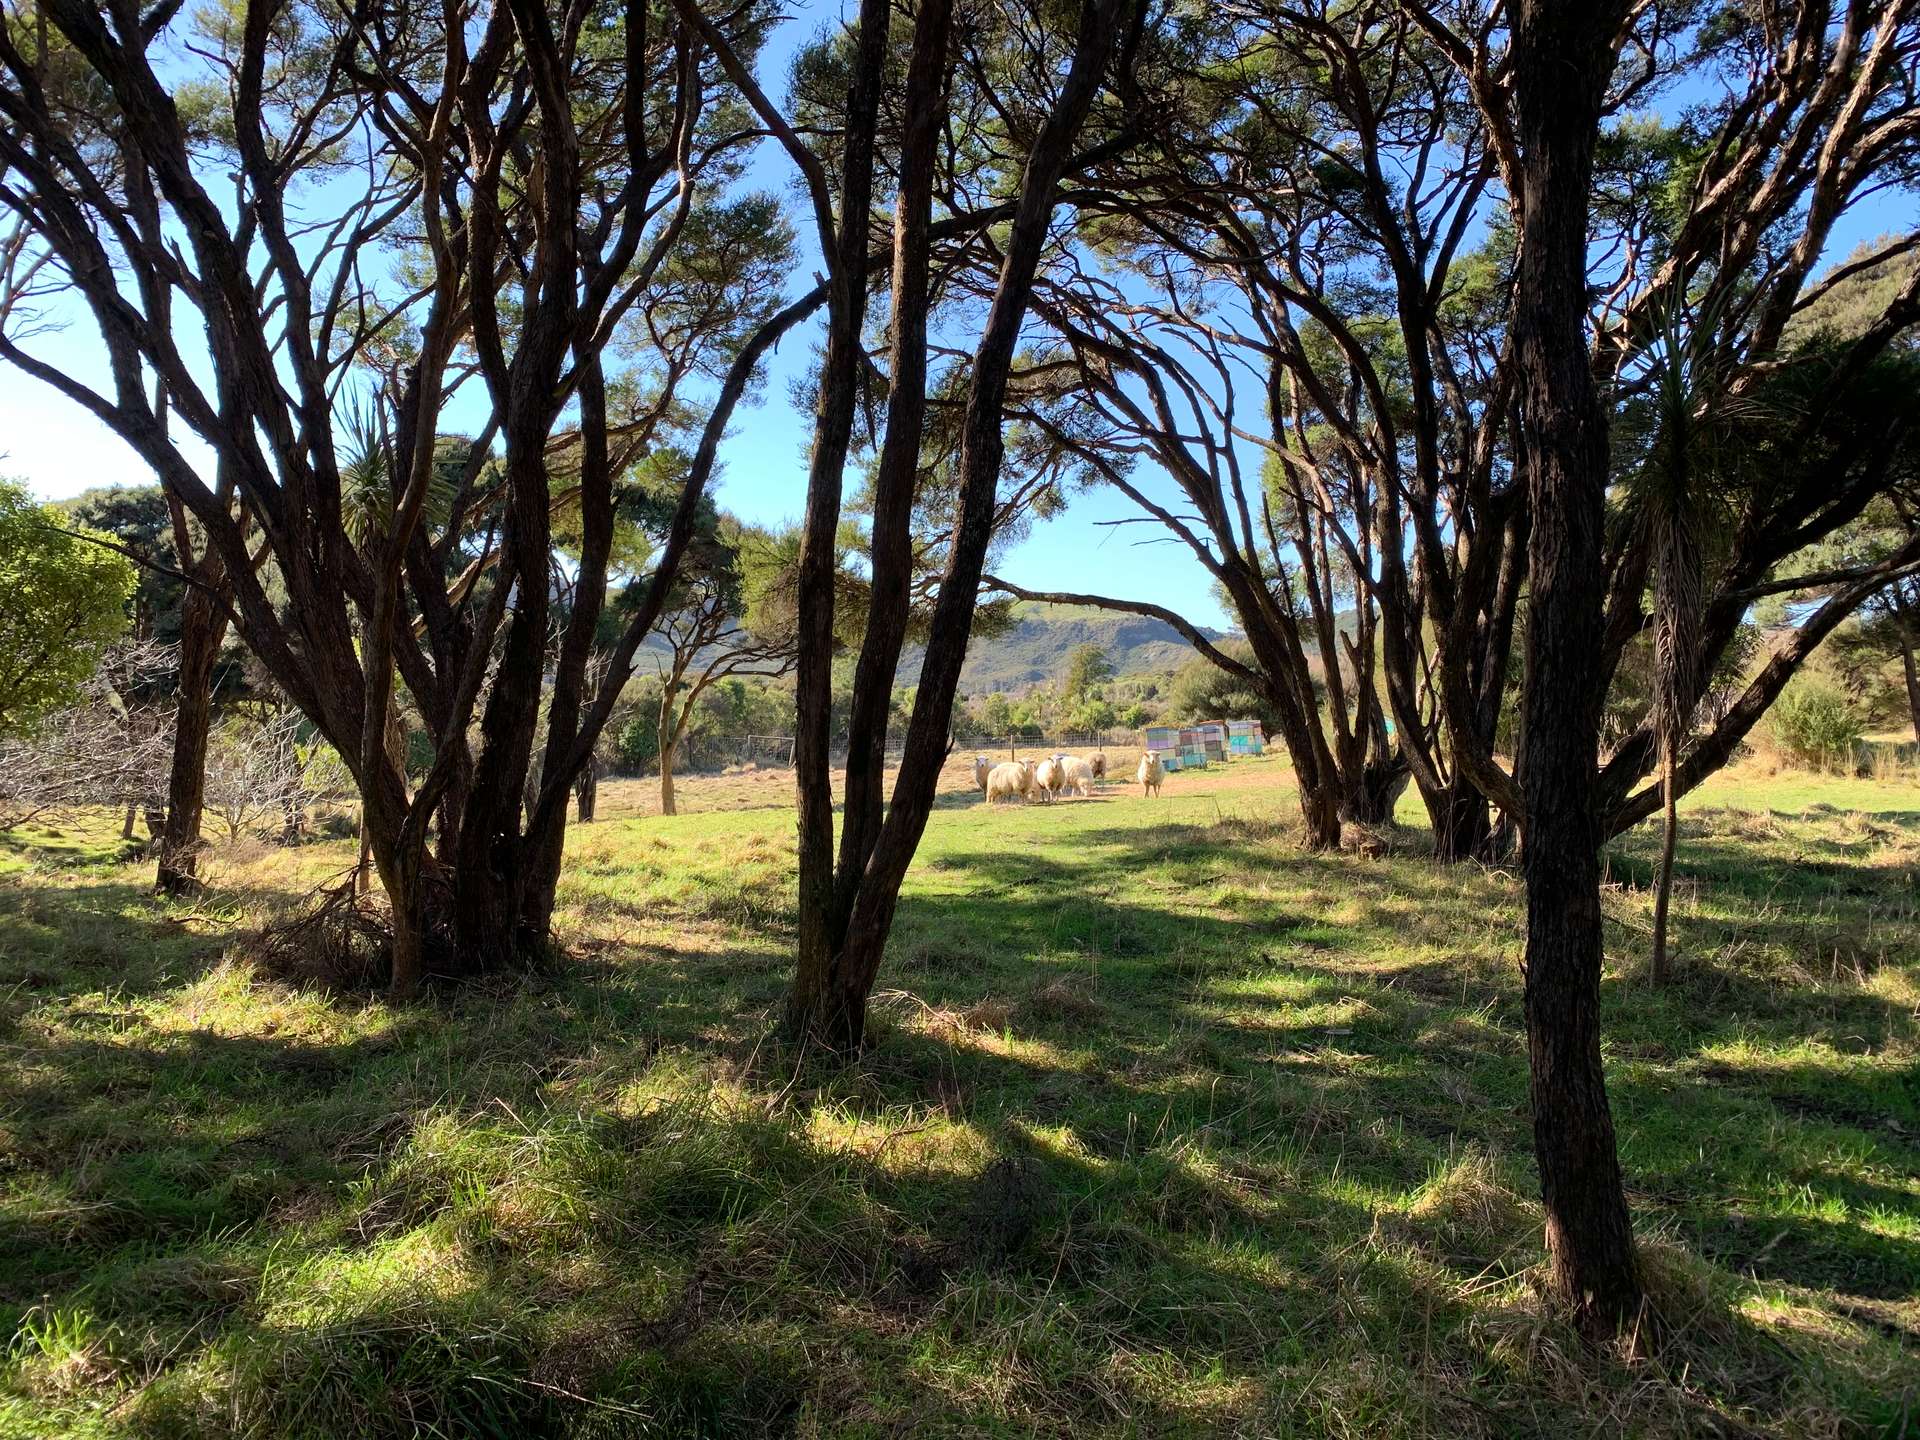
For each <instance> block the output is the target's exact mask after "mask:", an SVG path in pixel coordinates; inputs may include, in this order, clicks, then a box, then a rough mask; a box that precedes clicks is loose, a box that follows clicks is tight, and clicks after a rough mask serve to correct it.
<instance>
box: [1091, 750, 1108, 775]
mask: <svg viewBox="0 0 1920 1440" xmlns="http://www.w3.org/2000/svg"><path fill="white" fill-rule="evenodd" d="M1087 767H1088V768H1089V769H1090V770H1092V771H1093V778H1094V779H1096V780H1104V779H1106V778H1107V752H1106V751H1104V750H1096V751H1094V752H1093V754H1091V755H1089V756H1088V757H1087Z"/></svg>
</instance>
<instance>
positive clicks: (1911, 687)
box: [1897, 615, 1920, 744]
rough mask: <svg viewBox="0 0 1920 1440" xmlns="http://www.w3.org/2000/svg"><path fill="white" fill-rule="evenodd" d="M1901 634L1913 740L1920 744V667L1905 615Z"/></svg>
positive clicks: (1901, 652)
mask: <svg viewBox="0 0 1920 1440" xmlns="http://www.w3.org/2000/svg"><path fill="white" fill-rule="evenodd" d="M1897 628H1898V629H1899V632H1900V664H1901V666H1902V667H1903V668H1904V669H1905V671H1906V676H1907V710H1908V713H1909V714H1910V715H1911V717H1912V719H1913V739H1914V743H1915V744H1920V665H1916V664H1915V662H1914V656H1913V631H1912V630H1910V629H1909V628H1908V626H1907V619H1906V617H1905V616H1904V615H1903V616H1901V617H1900V619H1899V621H1898V626H1897Z"/></svg>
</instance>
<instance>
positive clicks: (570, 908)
mask: <svg viewBox="0 0 1920 1440" xmlns="http://www.w3.org/2000/svg"><path fill="white" fill-rule="evenodd" d="M970 759H971V756H970V754H964V755H956V756H955V757H954V762H953V764H951V765H950V766H949V783H948V784H947V785H946V786H945V787H944V788H945V790H946V791H947V793H946V794H945V795H944V796H943V798H942V800H941V802H940V804H939V806H938V807H937V808H936V810H935V812H934V815H933V818H932V821H931V824H930V825H929V828H928V832H927V836H926V840H925V842H924V844H923V845H922V847H921V850H920V854H919V858H918V860H917V861H916V863H915V866H914V869H913V871H912V873H911V875H910V877H909V880H908V883H907V889H906V893H905V898H904V900H903V903H902V908H901V914H900V917H899V922H898V925H897V927H896V930H895V933H894V936H893V940H892V944H891V947H890V950H889V956H888V966H887V969H886V971H885V972H884V973H883V975H882V977H881V991H882V993H881V995H880V996H879V998H878V1001H877V1010H878V1024H877V1034H876V1038H875V1042H874V1044H873V1045H872V1047H871V1049H870V1051H869V1053H868V1054H867V1055H866V1057H865V1058H864V1059H862V1060H861V1061H860V1062H858V1063H857V1064H855V1065H853V1066H851V1067H846V1068H842V1067H838V1066H832V1065H827V1064H824V1063H821V1062H819V1061H816V1060H814V1059H811V1058H809V1057H806V1056H796V1055H794V1054H792V1053H780V1052H777V1051H775V1050H774V1049H773V1048H772V1047H771V1046H770V1045H769V1044H767V1043H766V1041H765V1036H766V1033H767V1030H768V1027H769V1022H770V1020H771V1018H772V1017H773V1015H774V1014H775V1011H776V1007H777V1004H778V1001H779V998H780V996H781V993H782V987H783V985H784V982H785V979H786V975H787V971H788V967H789V964H790V954H791V923H792V922H791V915H792V908H791V907H792V883H793V882H792V878H791V877H792V844H793V840H792V828H791V827H792V821H791V811H790V809H789V808H788V807H787V806H786V805H785V804H783V803H781V801H780V799H777V798H776V797H781V799H783V798H784V795H785V793H786V792H785V790H784V784H785V781H786V778H787V777H786V776H785V775H784V773H780V772H776V774H775V776H774V777H773V778H767V777H766V776H763V775H751V776H745V777H742V776H729V777H716V778H713V779H711V780H709V779H702V778H695V779H689V780H686V781H684V782H683V788H682V795H683V803H684V804H685V806H686V809H687V811H688V812H690V813H686V814H683V815H681V816H680V817H678V818H676V819H671V820H662V819H657V818H651V819H650V818H645V817H638V816H630V815H627V816H623V814H622V807H621V805H620V804H619V803H618V801H617V800H616V803H615V804H613V805H610V806H608V807H607V808H606V810H604V811H603V813H604V814H607V815H608V816H609V818H606V819H603V820H602V821H600V822H599V823H596V824H594V825H592V826H588V827H580V828H577V829H576V830H575V831H574V833H573V834H572V836H571V837H570V849H569V863H568V869H567V875H566V879H565V881H564V884H563V890H562V895H561V904H562V923H561V927H560V929H561V934H562V936H563V937H564V940H565V946H566V954H565V955H564V956H562V957H558V958H556V960H555V961H554V963H553V964H552V966H551V968H550V969H549V970H548V971H546V972H545V973H542V974H539V975H536V976H534V977H531V978H530V979H522V980H518V981H516V982H514V983H511V984H503V985H501V986H500V987H498V988H497V989H469V990H466V991H463V992H460V993H457V994H454V995H451V996H444V997H439V998H435V999H430V1000H427V1001H425V1002H422V1003H419V1004H415V1005H411V1006H401V1007H396V1006H391V1005H389V1004H387V1003H385V1002H384V1001H382V1000H380V999H378V998H375V997H373V996H371V995H366V994H342V993H329V992H327V991H324V990H322V989H318V988H315V987H311V986H301V985H297V984H292V983H289V982H288V981H286V980H285V979H282V978H278V977H275V976H273V975H270V974H267V973H265V972H264V971H263V970H262V969H260V968H258V967H257V966H256V965H255V963H254V962H253V961H252V959H251V958H250V954H251V951H250V940H249V937H250V936H251V934H252V933H253V931H254V930H255V928H256V927H257V926H258V925H259V923H260V922H261V921H262V919H264V918H266V917H267V916H268V915H270V914H272V913H274V912H276V911H277V910H280V909H282V908H284V907H286V906H289V905H292V904H294V903H295V902H296V901H297V899H298V897H299V896H300V895H301V894H302V893H303V892H304V891H305V890H306V889H308V888H309V887H311V886H312V885H314V884H316V883H319V882H320V881H323V880H325V879H328V878H330V877H331V876H333V875H335V874H337V873H338V872H339V871H340V870H342V869H344V868H345V867H346V866H347V865H348V864H349V863H350V861H351V854H350V847H349V846H348V845H346V844H344V843H330V844H321V845H312V846H307V847H303V848H301V849H297V850H292V851H282V850H273V849H259V850H256V851H253V852H250V853H238V854H233V855H230V856H227V857H224V858H222V859H221V860H220V862H219V863H218V864H216V866H215V867H214V869H213V874H214V880H215V888H214V890H213V892H212V893H210V894H209V895H207V896H205V897H203V898H202V899H201V900H200V901H199V902H198V903H196V904H193V905H185V904H176V905H168V904H163V903H160V902H156V901H154V900H151V899H149V898H148V897H147V896H146V895H145V893H144V892H143V883H142V882H143V879H144V872H143V869H142V868H141V867H136V866H129V865H125V864H122V863H120V862H119V861H118V860H117V858H116V856H115V845H114V843H113V841H111V840H110V839H108V838H107V837H108V836H109V834H110V833H111V829H110V826H109V825H107V824H106V823H105V822H104V821H103V823H102V824H101V826H100V827H99V828H98V829H82V830H79V831H70V832H67V833H61V834H51V833H48V832H45V831H29V832H26V833H17V834H11V835H8V836H5V837H0V868H3V870H4V873H3V874H0V1026H4V1046H3V1048H0V1126H3V1127H4V1128H3V1129H0V1155H4V1162H3V1164H0V1275H4V1277H5V1285H4V1292H3V1293H0V1327H3V1328H4V1330H5V1331H6V1333H8V1334H10V1335H11V1336H12V1337H13V1338H12V1342H11V1346H10V1348H9V1350H8V1352H7V1355H6V1362H5V1379H4V1391H0V1396H3V1398H0V1432H4V1433H6V1434H9V1435H19V1436H23V1437H24V1436H45V1435H53V1434H64V1435H86V1434H101V1435H105V1434H116V1435H117V1434H135V1435H153V1436H173V1435H181V1436H184V1435H207V1434H221V1435H242V1434H245V1435H311V1436H343V1435H382V1434H394V1435H398V1434H417V1433H431V1434H441V1435H448V1436H453V1435H482V1434H491V1435H536V1434H539V1435H581V1436H587V1435H698V1434H707V1435H739V1434H778V1435H787V1434H791V1435H848V1436H851V1435H861V1436H878V1435H907V1434H915V1435H923V1434H981V1435H985V1434H1008V1435H1012V1434H1043V1435H1068V1434H1073V1435H1090V1434H1112V1435H1121V1434H1136V1433H1153V1434H1183V1433H1184V1434H1194V1435H1210V1434H1221V1433H1241V1434H1260V1435H1301V1436H1320V1435H1327V1436H1334V1435H1369V1436H1372V1435H1406V1436H1416V1435H1434V1436H1438V1435H1448V1436H1459V1435H1518V1434H1536V1433H1544V1432H1546V1431H1548V1430H1551V1431H1553V1432H1554V1433H1557V1434H1562V1435H1576V1434H1585V1435H1595V1436H1599V1435H1615V1434H1622V1433H1634V1434H1645V1435H1696V1434H1729V1435H1731V1434H1753V1435H1757V1434H1766V1435H1804V1436H1832V1435H1870V1434H1898V1433H1903V1432H1902V1431H1901V1429H1900V1427H1901V1426H1903V1425H1907V1424H1909V1423H1910V1421H1909V1419H1908V1417H1909V1415H1910V1413H1911V1407H1912V1405H1913V1404H1914V1401H1915V1399H1916V1398H1920V1362H1917V1361H1916V1347H1917V1346H1920V1299H1916V1295H1917V1294H1920V1084H1917V1083H1916V1075H1917V1074H1920V1068H1917V1065H1916V1062H1917V1061H1920V1045H1916V1039H1917V1032H1920V1018H1917V1017H1920V892H1917V891H1916V888H1915V883H1916V882H1915V877H1916V873H1917V872H1916V863H1917V862H1920V788H1916V787H1914V786H1912V785H1905V786H1888V785H1877V784H1870V783H1866V782H1859V781H1847V780H1836V779H1823V778H1817V777H1801V776H1793V777H1784V776H1783V777H1766V776H1758V775H1749V776H1741V775H1738V774H1735V775H1729V776H1726V777H1722V778H1721V779H1720V780H1718V781H1716V782H1715V783H1714V784H1712V785H1710V786H1708V787H1706V788H1705V789H1704V790H1703V791H1701V792H1700V793H1699V795H1698V796H1697V797H1696V799H1695V803H1693V804H1691V805H1690V806H1689V808H1688V810H1687V814H1686V819H1685V824H1684V827H1683V837H1682V862H1681V875H1682V879H1683V885H1682V887H1681V890H1680V892H1679V899H1678V901H1677V904H1676V910H1675V935H1676V949H1677V955H1678V962H1679V963H1678V969H1677V973H1676V978H1675V982H1674V983H1673V984H1672V985H1671V986H1670V987H1668V988H1667V989H1665V990H1652V989H1649V988H1648V987H1647V986H1646V985H1645V983H1644V981H1643V979H1642V976H1641V967H1642V964H1643V960H1644V953H1645V946H1646V932H1647V899H1646V895H1645V893H1644V886H1645V883H1646V880H1647V877H1648V874H1649V871H1650V864H1651V856H1652V849H1653V837H1652V835H1651V832H1645V833H1643V834H1641V835H1636V836H1634V837H1632V838H1631V840H1630V841H1629V843H1626V844H1624V845H1620V846H1616V847H1614V849H1613V851H1612V852H1611V858H1610V874H1611V876H1612V880H1613V884H1612V886H1611V888H1610V889H1609V891H1608V894H1607V909H1608V917H1609V932H1608V936H1609V939H1608V962H1609V963H1608V973H1607V977H1606V983H1605V991H1604V998H1605V1008H1606V1033H1607V1036H1608V1042H1609V1060H1610V1074H1609V1082H1610V1087H1611V1089H1612V1093H1613V1096H1614V1106H1615V1113H1616V1118H1617V1121H1618V1125H1619V1130H1620V1142H1621V1152H1622V1158H1623V1162H1624V1165H1625V1168H1626V1173H1627V1182H1628V1187H1629V1192H1630V1197H1631V1199H1632V1202H1633V1206H1634V1212H1635V1216H1636V1221H1637V1224H1638V1227H1639V1233H1640V1236H1641V1239H1642V1245H1643V1251H1644V1255H1645V1258H1646V1265H1647V1270H1648V1274H1649V1283H1650V1286H1651V1288H1652V1292H1653V1294H1654V1296H1655V1299H1656V1303H1657V1306H1658V1314H1659V1316H1660V1323H1661V1326H1662V1334H1661V1335H1660V1336H1659V1337H1658V1343H1657V1344H1655V1343H1647V1344H1644V1345H1642V1346H1640V1347H1639V1351H1638V1353H1629V1352H1628V1351H1627V1350H1625V1349H1614V1350H1608V1351H1601V1352H1594V1351H1588V1350H1585V1349H1583V1347H1582V1346H1581V1345H1580V1344H1579V1343H1578V1342H1577V1341H1576V1340H1575V1339H1574V1338H1573V1337H1572V1336H1571V1335H1570V1334H1568V1333H1567V1332H1566V1331H1565V1330H1564V1329H1562V1328H1561V1327H1560V1325H1559V1323H1558V1322H1557V1321H1556V1320H1554V1319H1553V1318H1552V1316H1551V1312H1550V1311H1549V1309H1548V1308H1547V1307H1545V1306H1544V1305H1543V1304H1542V1303H1541V1300H1540V1297H1539V1295H1538V1293H1537V1289H1536V1286H1537V1280H1538V1276H1539V1272H1540V1266H1541V1261H1542V1254H1543V1251H1542V1238H1541V1218H1540V1212H1539V1208H1538V1205H1537V1202H1536V1200H1535V1199H1534V1195H1535V1193H1536V1181H1535V1179H1534V1176H1533V1172H1532V1163H1531V1155H1530V1149H1529V1135H1528V1118H1527V1109H1526V1060H1525V1051H1524V1041H1523V1036H1522V1033H1521V1029H1520V981H1519V975H1518V959H1519V955H1520V949H1521V936H1520V930H1519V924H1518V913H1519V905H1520V889H1519V884H1518V881H1517V879H1516V878H1515V877H1514V876H1513V875H1511V874H1509V873H1506V872H1503V871H1499V870H1492V871H1489V870H1484V869H1481V868H1479V867H1473V866H1464V867H1455V868H1439V867H1436V866H1434V865H1433V864H1432V863H1431V862H1430V861H1428V860H1426V859H1424V858H1422V857H1421V856H1420V855H1419V854H1418V853H1417V849H1418V837H1417V836H1410V846H1409V850H1410V852H1414V853H1405V854H1400V853H1396V854H1394V855H1391V856H1389V857H1387V858H1385V859H1381V860H1366V859H1360V858H1356V857H1344V856H1307V855H1303V854H1302V853H1301V852H1300V851H1299V849H1298V848H1297V846H1296V845H1295V844H1294V843H1293V840H1292V837H1291V834H1290V823H1291V822H1290V818H1289V817H1290V816H1291V813H1292V811H1291V806H1290V803H1289V801H1288V800H1287V797H1286V790H1287V771H1286V769H1285V767H1284V765H1283V764H1281V763H1279V762H1278V761H1274V760H1266V761H1256V762H1242V763H1239V764H1236V765H1234V766H1231V767H1228V768H1226V769H1224V770H1217V771H1212V772H1206V773H1204V774H1198V775H1188V776H1178V777H1173V778H1172V779H1170V781H1169V784H1168V793H1167V796H1166V797H1165V798H1164V799H1162V800H1159V801H1148V800H1144V799H1142V798H1140V796H1139V794H1138V790H1137V787H1128V786H1124V785H1120V784H1114V785H1110V786H1108V787H1106V788H1104V789H1103V791H1102V792H1101V793H1100V795H1099V796H1098V797H1097V798H1096V799H1094V800H1091V801H1081V800H1069V801H1063V802H1062V803H1059V804H1056V805H1053V806H1046V807H1042V806H1029V807H1024V808H1018V807H1015V808H1007V809H1003V810H1000V811H998V812H992V811H989V810H988V808H987V807H986V806H985V805H984V804H983V803H981V801H980V800H979V798H978V796H977V793H976V794H969V793H967V786H966V784H965V783H962V782H960V781H958V780H956V779H955V778H954V777H958V776H960V775H961V772H962V771H963V770H964V767H965V764H966V762H969V761H970ZM750 787H758V789H750ZM635 788H636V789H637V788H638V785H637V782H636V786H635ZM609 790H610V791H611V792H612V795H610V796H609V798H614V797H617V796H620V795H622V793H623V792H624V791H625V790H626V787H624V786H622V787H609ZM748 793H751V794H756V795H764V797H765V800H764V803H763V804H760V805H759V806H758V807H757V808H746V807H745V804H744V802H743V800H742V798H741V797H742V795H743V794H748Z"/></svg>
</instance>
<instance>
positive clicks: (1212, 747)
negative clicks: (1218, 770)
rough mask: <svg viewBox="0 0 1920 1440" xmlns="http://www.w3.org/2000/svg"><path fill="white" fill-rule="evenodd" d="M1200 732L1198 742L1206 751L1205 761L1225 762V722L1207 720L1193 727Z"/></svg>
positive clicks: (1220, 763)
mask: <svg viewBox="0 0 1920 1440" xmlns="http://www.w3.org/2000/svg"><path fill="white" fill-rule="evenodd" d="M1193 728H1194V729H1196V730H1198V731H1199V732H1200V743H1201V745H1202V746H1203V747H1205V749H1206V752H1207V762H1208V763H1209V764H1212V765H1224V764H1226V763H1227V722H1226V721H1224V720H1207V721H1203V722H1202V723H1201V724H1199V725H1196V726H1194V727H1193Z"/></svg>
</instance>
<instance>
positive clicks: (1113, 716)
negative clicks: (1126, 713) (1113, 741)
mask: <svg viewBox="0 0 1920 1440" xmlns="http://www.w3.org/2000/svg"><path fill="white" fill-rule="evenodd" d="M1118 718H1119V715H1118V712H1117V711H1115V709H1114V708H1113V702H1111V701H1109V700H1102V699H1101V698H1100V697H1099V696H1097V695H1096V696H1090V697H1088V698H1087V699H1085V700H1082V701H1081V702H1080V703H1079V704H1078V705H1076V706H1075V707H1074V708H1073V709H1072V710H1071V711H1069V712H1068V713H1067V729H1069V730H1077V731H1082V732H1088V731H1094V730H1111V729H1112V728H1113V726H1114V724H1115V723H1116V721H1117V720H1118Z"/></svg>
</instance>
